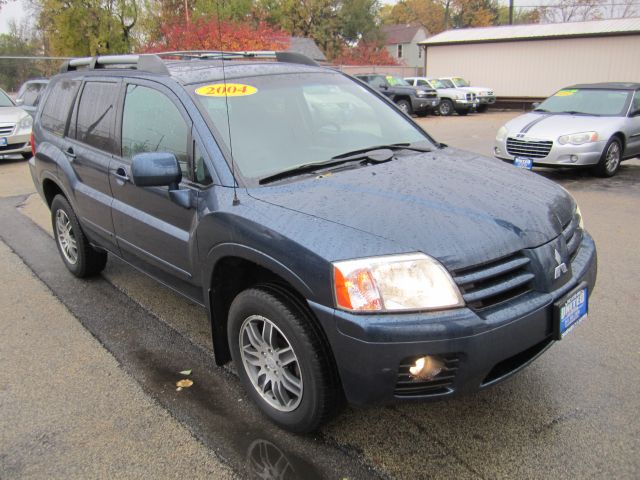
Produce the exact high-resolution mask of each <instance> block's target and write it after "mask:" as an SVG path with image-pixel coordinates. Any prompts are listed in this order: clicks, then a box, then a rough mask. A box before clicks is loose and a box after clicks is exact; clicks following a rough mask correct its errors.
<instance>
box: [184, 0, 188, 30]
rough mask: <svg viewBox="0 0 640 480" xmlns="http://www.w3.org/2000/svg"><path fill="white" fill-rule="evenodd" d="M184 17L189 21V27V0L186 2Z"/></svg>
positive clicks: (185, 0)
mask: <svg viewBox="0 0 640 480" xmlns="http://www.w3.org/2000/svg"><path fill="white" fill-rule="evenodd" d="M184 15H185V19H186V20H187V25H189V0H184Z"/></svg>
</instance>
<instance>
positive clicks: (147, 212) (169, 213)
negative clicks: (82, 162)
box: [109, 80, 199, 296]
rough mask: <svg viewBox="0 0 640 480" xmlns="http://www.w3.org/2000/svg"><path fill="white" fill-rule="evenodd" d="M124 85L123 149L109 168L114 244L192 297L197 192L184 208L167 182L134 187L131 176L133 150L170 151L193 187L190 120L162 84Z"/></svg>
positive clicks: (184, 185) (186, 183) (185, 181)
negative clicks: (190, 202) (190, 288)
mask: <svg viewBox="0 0 640 480" xmlns="http://www.w3.org/2000/svg"><path fill="white" fill-rule="evenodd" d="M125 89H126V90H125V95H124V104H123V106H122V109H121V112H122V116H121V121H120V122H119V125H118V128H119V129H120V131H121V152H120V155H119V156H117V157H116V158H115V159H114V160H113V162H112V163H111V165H110V168H109V170H110V176H109V178H110V182H111V189H112V192H113V198H114V201H113V224H114V229H115V232H116V238H117V241H118V245H119V246H120V249H121V251H122V255H123V257H124V259H125V260H127V261H129V262H130V263H132V264H134V265H136V266H138V267H140V268H142V269H143V270H145V271H147V272H148V273H150V274H151V275H153V276H154V277H156V278H158V279H159V280H161V281H164V282H165V283H167V284H168V285H169V286H172V287H174V288H177V289H178V290H180V291H181V292H182V293H185V294H187V295H188V296H192V295H191V293H190V292H189V291H186V290H189V285H190V284H191V283H192V281H193V277H192V275H193V273H194V272H193V270H194V266H193V262H192V255H191V254H192V253H194V252H195V251H196V249H195V245H193V244H192V240H193V241H195V238H194V236H193V235H192V230H193V228H195V216H196V208H195V201H196V199H197V192H196V191H194V192H193V193H194V194H193V196H192V198H193V203H192V206H191V207H187V208H185V207H182V206H180V205H178V204H177V203H175V202H173V201H172V200H171V199H170V198H169V189H168V187H137V186H135V185H134V184H133V182H132V180H131V162H132V158H133V156H134V155H136V154H138V153H142V152H170V153H173V154H174V155H175V156H176V158H177V159H178V161H179V163H180V166H181V168H182V174H183V181H182V183H181V185H180V187H181V188H187V189H189V188H191V187H190V181H189V180H190V176H191V173H190V171H191V168H190V164H191V150H192V149H191V147H190V145H191V143H192V142H191V120H190V119H189V116H188V115H187V113H186V111H185V109H184V107H183V106H182V105H181V104H180V102H179V100H178V99H177V98H176V97H175V96H174V95H173V93H172V92H171V91H170V90H169V89H167V88H166V87H163V86H160V85H158V84H155V83H153V82H145V81H138V80H136V81H135V83H134V82H128V83H127V84H126V87H125ZM185 289H186V290H185ZM194 292H199V290H198V289H195V290H194Z"/></svg>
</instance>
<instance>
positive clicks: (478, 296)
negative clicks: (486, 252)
mask: <svg viewBox="0 0 640 480" xmlns="http://www.w3.org/2000/svg"><path fill="white" fill-rule="evenodd" d="M530 261H531V260H529V258H527V257H525V256H524V255H523V254H522V253H520V252H519V253H517V254H515V255H511V256H508V257H505V258H501V259H499V260H494V261H493V262H490V263H485V264H482V265H477V266H475V267H468V268H464V269H460V270H456V271H455V272H454V276H453V280H454V281H455V282H456V284H457V285H458V287H460V291H461V293H462V297H463V298H464V301H465V302H466V303H467V306H468V307H469V308H471V309H472V310H476V311H478V310H483V309H485V308H489V307H493V306H495V305H497V304H499V303H502V302H506V301H509V300H512V299H514V298H516V297H518V296H520V295H523V294H525V293H527V292H529V291H531V290H532V288H533V287H532V285H531V283H532V280H533V278H534V274H533V273H531V272H530V271H529V270H528V269H527V266H528V265H529V263H530Z"/></svg>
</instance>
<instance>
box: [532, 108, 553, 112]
mask: <svg viewBox="0 0 640 480" xmlns="http://www.w3.org/2000/svg"><path fill="white" fill-rule="evenodd" d="M533 111H534V112H543V113H550V112H549V110H545V109H544V108H534V109H533Z"/></svg>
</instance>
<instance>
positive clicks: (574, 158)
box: [569, 155, 578, 163]
mask: <svg viewBox="0 0 640 480" xmlns="http://www.w3.org/2000/svg"><path fill="white" fill-rule="evenodd" d="M569 161H570V162H571V163H576V162H577V161H578V156H577V155H571V156H570V157H569Z"/></svg>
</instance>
